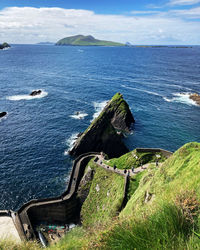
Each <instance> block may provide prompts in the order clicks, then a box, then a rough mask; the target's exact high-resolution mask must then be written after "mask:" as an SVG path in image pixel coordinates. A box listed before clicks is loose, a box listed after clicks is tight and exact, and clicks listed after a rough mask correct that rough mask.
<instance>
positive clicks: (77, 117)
mask: <svg viewBox="0 0 200 250" xmlns="http://www.w3.org/2000/svg"><path fill="white" fill-rule="evenodd" d="M86 116H88V114H87V113H82V112H79V111H78V112H76V113H75V114H73V115H69V117H71V118H73V119H84V118H85V117H86Z"/></svg>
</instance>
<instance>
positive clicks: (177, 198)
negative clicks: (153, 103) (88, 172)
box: [0, 143, 200, 250]
mask: <svg viewBox="0 0 200 250" xmlns="http://www.w3.org/2000/svg"><path fill="white" fill-rule="evenodd" d="M118 159H120V158H118ZM89 165H90V167H91V168H93V169H95V171H96V173H95V175H94V179H93V181H92V185H91V189H90V193H89V195H88V197H87V199H86V201H85V203H84V205H83V207H82V211H81V213H82V219H83V227H77V228H75V229H74V230H72V231H71V232H69V233H68V234H67V235H66V236H65V237H64V238H63V239H62V240H61V241H60V242H59V243H58V244H57V245H54V246H51V247H50V249H139V250H140V249H141V250H143V249H144V250H145V249H174V250H182V249H185V250H193V249H200V181H199V180H200V144H199V143H188V144H186V145H184V146H183V147H182V148H180V149H179V150H178V151H176V152H175V153H174V154H173V155H172V156H171V157H170V158H169V159H167V160H166V161H165V162H164V163H163V165H162V167H159V168H156V167H155V166H154V165H152V166H150V167H149V168H148V169H147V170H146V171H144V172H142V173H140V174H138V175H137V176H136V179H135V181H133V180H131V182H130V185H129V190H128V196H129V200H128V202H127V204H126V206H125V208H124V209H123V210H122V211H121V212H120V213H119V216H117V215H118V212H119V207H120V204H121V202H122V193H123V183H124V182H123V177H121V176H117V175H116V174H114V173H111V172H108V171H105V170H103V169H101V168H97V167H96V165H95V164H94V163H93V162H90V163H89ZM118 177H121V178H122V179H120V178H118ZM97 184H98V186H99V188H100V189H99V191H98V192H97V190H96V188H97ZM108 191H109V196H108V195H107V192H108ZM147 197H149V198H148V199H147ZM0 246H1V245H0ZM0 249H17V250H18V249H27V248H25V247H24V248H15V247H14V248H9V245H8V247H7V248H0ZM30 249H39V248H31V247H30Z"/></svg>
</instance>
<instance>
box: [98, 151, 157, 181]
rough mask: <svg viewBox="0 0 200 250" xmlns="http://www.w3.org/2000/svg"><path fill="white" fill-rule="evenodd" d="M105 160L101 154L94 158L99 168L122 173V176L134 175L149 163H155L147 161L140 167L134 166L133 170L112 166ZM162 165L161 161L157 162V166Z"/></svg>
mask: <svg viewBox="0 0 200 250" xmlns="http://www.w3.org/2000/svg"><path fill="white" fill-rule="evenodd" d="M104 162H105V158H104V156H103V155H100V156H97V158H96V159H95V163H96V164H97V165H98V166H99V167H101V168H104V169H106V170H108V171H112V172H114V173H116V174H120V175H123V176H126V175H128V176H131V177H134V176H135V175H136V174H138V173H140V172H143V171H144V170H146V169H147V168H148V167H149V166H150V165H152V164H154V165H156V163H147V164H144V165H142V166H141V167H138V168H134V172H133V171H132V170H131V169H119V168H115V169H114V168H113V167H111V166H109V165H107V164H105V163H104ZM160 166H162V163H158V167H160Z"/></svg>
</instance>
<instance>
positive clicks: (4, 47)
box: [0, 43, 11, 49]
mask: <svg viewBox="0 0 200 250" xmlns="http://www.w3.org/2000/svg"><path fill="white" fill-rule="evenodd" d="M10 47H11V46H10V45H9V44H8V43H2V44H0V49H6V48H10Z"/></svg>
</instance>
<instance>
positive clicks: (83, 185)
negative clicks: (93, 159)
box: [77, 167, 94, 205]
mask: <svg viewBox="0 0 200 250" xmlns="http://www.w3.org/2000/svg"><path fill="white" fill-rule="evenodd" d="M93 177H94V170H92V169H91V168H90V167H88V169H87V171H86V173H85V174H84V176H83V177H82V179H81V181H80V184H79V186H78V190H77V198H78V199H79V202H80V204H81V205H82V204H83V202H84V201H85V199H86V198H87V196H88V194H89V191H90V187H91V184H92V180H93Z"/></svg>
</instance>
